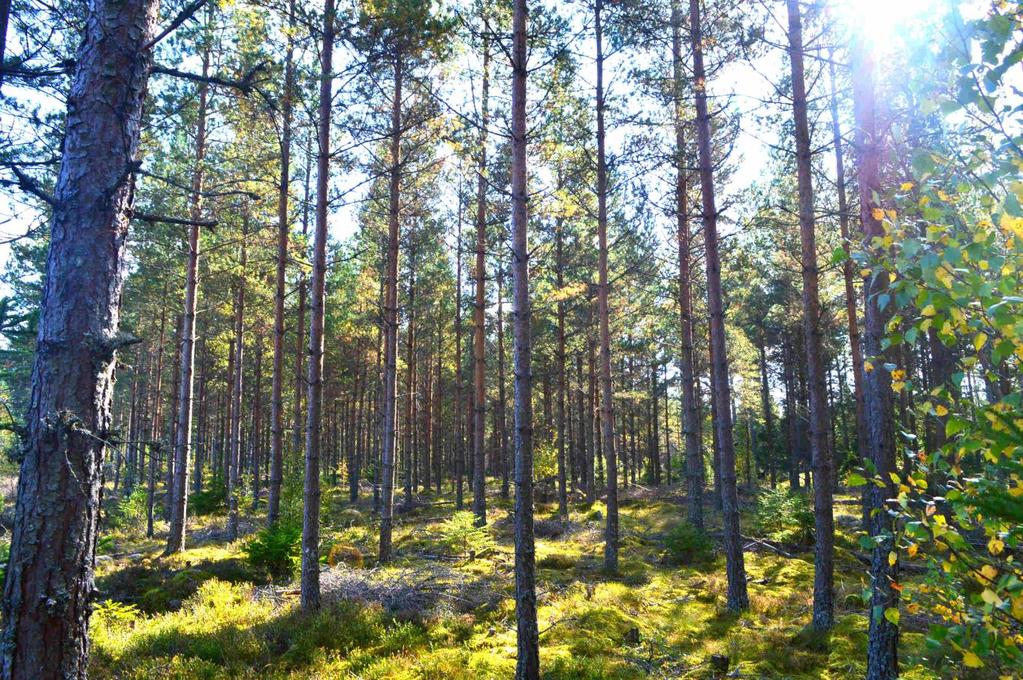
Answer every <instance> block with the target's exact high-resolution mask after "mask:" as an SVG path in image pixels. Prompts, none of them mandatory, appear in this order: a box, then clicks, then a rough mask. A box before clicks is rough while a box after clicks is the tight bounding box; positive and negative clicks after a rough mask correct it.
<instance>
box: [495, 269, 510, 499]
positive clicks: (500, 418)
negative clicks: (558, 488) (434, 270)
mask: <svg viewBox="0 0 1023 680" xmlns="http://www.w3.org/2000/svg"><path fill="white" fill-rule="evenodd" d="M504 366H505V362H504V262H502V261H501V260H500V258H499V259H498V262H497V427H498V429H499V430H500V435H499V441H500V446H501V498H508V476H509V474H508V473H509V468H510V467H511V465H510V461H509V460H508V459H509V456H508V416H507V409H506V408H505V404H507V403H508V402H507V399H506V395H505V379H504Z"/></svg>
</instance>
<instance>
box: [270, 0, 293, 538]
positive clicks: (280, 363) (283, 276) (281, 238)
mask: <svg viewBox="0 0 1023 680" xmlns="http://www.w3.org/2000/svg"><path fill="white" fill-rule="evenodd" d="M294 28H295V0H290V2H289V3H288V47H287V51H286V52H285V56H284V96H283V98H282V102H281V167H280V173H281V177H280V184H279V185H278V190H277V270H276V279H275V286H276V287H275V289H274V358H273V378H272V384H271V387H270V433H271V434H270V488H269V491H268V494H267V507H266V523H267V525H273V524H275V523H276V522H277V519H278V517H279V516H280V512H281V484H282V483H283V481H284V469H283V468H284V396H283V393H284V297H285V292H286V285H287V266H288V230H289V224H288V189H289V187H290V183H291V118H292V106H293V103H292V96H293V90H294V87H295V40H294V37H293V32H294Z"/></svg>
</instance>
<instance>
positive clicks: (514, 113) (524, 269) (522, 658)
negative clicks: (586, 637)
mask: <svg viewBox="0 0 1023 680" xmlns="http://www.w3.org/2000/svg"><path fill="white" fill-rule="evenodd" d="M526 15H527V7H526V0H515V5H514V9H513V16H512V54H511V61H512V64H511V67H512V104H511V127H512V187H511V188H512V196H511V202H512V207H511V218H512V277H513V281H514V286H515V297H514V312H515V324H514V335H515V618H516V641H517V652H518V654H517V662H516V666H515V678H516V680H539V677H540V640H539V638H540V634H539V631H538V629H537V623H536V548H535V546H534V543H533V376H532V373H531V371H532V369H531V367H530V363H531V355H532V347H531V346H530V342H531V341H530V328H529V322H530V316H531V313H530V302H529V245H528V242H527V236H526V234H527V230H528V225H529V218H528V212H527V201H528V197H529V194H528V187H527V184H526V77H527V74H528V68H527V62H526V21H527V18H526Z"/></svg>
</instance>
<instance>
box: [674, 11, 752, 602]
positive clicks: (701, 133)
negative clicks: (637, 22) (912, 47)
mask: <svg viewBox="0 0 1023 680" xmlns="http://www.w3.org/2000/svg"><path fill="white" fill-rule="evenodd" d="M689 23H690V38H691V41H692V48H693V77H694V79H695V85H694V87H695V89H696V133H697V142H698V143H697V147H698V149H699V158H700V187H701V190H702V196H703V238H704V246H705V250H706V263H707V307H708V309H709V311H710V335H711V345H712V346H713V350H714V351H713V360H714V364H715V366H714V371H713V372H712V376H713V382H714V386H713V399H714V403H715V404H716V407H717V408H716V411H717V412H716V422H715V428H716V430H717V433H718V443H719V446H720V475H721V508H722V520H723V524H724V532H723V533H724V549H725V558H726V571H727V572H728V597H727V599H728V608H729V609H731V610H732V611H739V610H743V609H746V608H747V607H749V596H748V595H747V592H746V568H745V564H744V561H743V555H742V538H741V535H740V533H739V494H738V490H737V489H736V480H735V443H734V441H733V439H732V434H733V433H732V414H731V408H730V404H731V396H730V393H731V387H730V385H729V375H728V353H727V349H726V346H725V312H724V305H723V302H722V294H721V260H720V255H719V253H718V233H717V206H716V205H715V198H714V160H713V157H712V155H711V124H710V123H711V121H710V113H709V111H708V108H707V83H706V71H705V68H704V64H703V29H702V26H701V23H700V0H689Z"/></svg>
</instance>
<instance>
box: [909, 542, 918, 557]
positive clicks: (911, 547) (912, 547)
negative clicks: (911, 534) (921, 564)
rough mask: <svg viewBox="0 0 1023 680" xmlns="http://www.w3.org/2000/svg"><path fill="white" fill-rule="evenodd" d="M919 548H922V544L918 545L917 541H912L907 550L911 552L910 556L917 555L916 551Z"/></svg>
mask: <svg viewBox="0 0 1023 680" xmlns="http://www.w3.org/2000/svg"><path fill="white" fill-rule="evenodd" d="M918 550H920V546H918V545H917V544H916V543H910V544H909V548H907V549H906V552H908V553H909V556H910V557H916V553H917V551H918Z"/></svg>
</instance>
